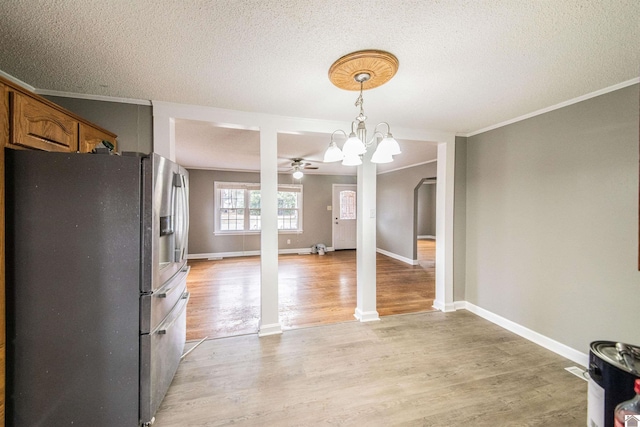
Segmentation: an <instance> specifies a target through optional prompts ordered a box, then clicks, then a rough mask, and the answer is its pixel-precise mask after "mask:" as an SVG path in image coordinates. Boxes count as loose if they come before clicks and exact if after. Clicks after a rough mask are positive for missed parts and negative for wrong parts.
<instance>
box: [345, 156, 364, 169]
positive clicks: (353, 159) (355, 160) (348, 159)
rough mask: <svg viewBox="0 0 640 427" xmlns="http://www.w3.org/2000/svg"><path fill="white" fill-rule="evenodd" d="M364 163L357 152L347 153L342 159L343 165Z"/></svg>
mask: <svg viewBox="0 0 640 427" xmlns="http://www.w3.org/2000/svg"><path fill="white" fill-rule="evenodd" d="M361 164H362V159H361V158H360V156H358V155H357V154H354V155H349V156H348V155H345V156H344V159H343V160H342V165H343V166H359V165H361Z"/></svg>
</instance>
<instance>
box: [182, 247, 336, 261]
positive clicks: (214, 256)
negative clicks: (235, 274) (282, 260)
mask: <svg viewBox="0 0 640 427" xmlns="http://www.w3.org/2000/svg"><path fill="white" fill-rule="evenodd" d="M334 250H335V249H334V248H333V247H329V248H327V252H333V251H334ZM310 253H311V248H291V249H279V250H278V255H283V254H310ZM257 255H260V251H238V252H210V253H202V254H189V255H187V259H222V258H233V257H241V256H257Z"/></svg>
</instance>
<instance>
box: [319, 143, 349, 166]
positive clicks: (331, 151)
mask: <svg viewBox="0 0 640 427" xmlns="http://www.w3.org/2000/svg"><path fill="white" fill-rule="evenodd" d="M343 158H344V154H342V150H340V149H339V148H338V146H337V145H336V143H335V142H331V144H329V148H327V151H325V152H324V160H323V161H324V162H325V163H331V162H339V161H340V160H342V159H343Z"/></svg>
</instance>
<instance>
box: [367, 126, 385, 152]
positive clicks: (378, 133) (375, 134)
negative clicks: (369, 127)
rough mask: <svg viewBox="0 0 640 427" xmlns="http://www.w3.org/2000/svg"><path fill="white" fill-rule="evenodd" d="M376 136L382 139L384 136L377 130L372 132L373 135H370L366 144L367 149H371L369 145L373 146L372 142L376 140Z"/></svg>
mask: <svg viewBox="0 0 640 427" xmlns="http://www.w3.org/2000/svg"><path fill="white" fill-rule="evenodd" d="M376 128H377V126H376ZM376 136H379V137H380V138H384V134H383V133H382V132H380V131H379V130H377V129H376V130H374V132H373V135H371V139H370V140H369V142H367V148H369V147H371V145H372V144H373V141H374V140H375V139H376Z"/></svg>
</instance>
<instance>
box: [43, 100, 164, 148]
mask: <svg viewBox="0 0 640 427" xmlns="http://www.w3.org/2000/svg"><path fill="white" fill-rule="evenodd" d="M45 98H47V99H49V100H50V101H52V102H55V103H56V104H58V105H60V106H61V107H63V108H66V109H67V110H69V111H71V112H73V113H76V114H77V115H79V116H81V117H83V118H85V119H87V120H89V121H90V122H93V123H95V124H97V125H98V126H101V127H103V128H105V129H107V130H108V131H111V132H113V133H115V134H116V135H118V151H120V152H122V151H136V152H139V153H145V154H148V153H150V152H152V151H153V113H152V109H151V106H149V105H137V104H125V103H120V102H110V101H94V100H89V99H79V98H66V97H61V96H45Z"/></svg>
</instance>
